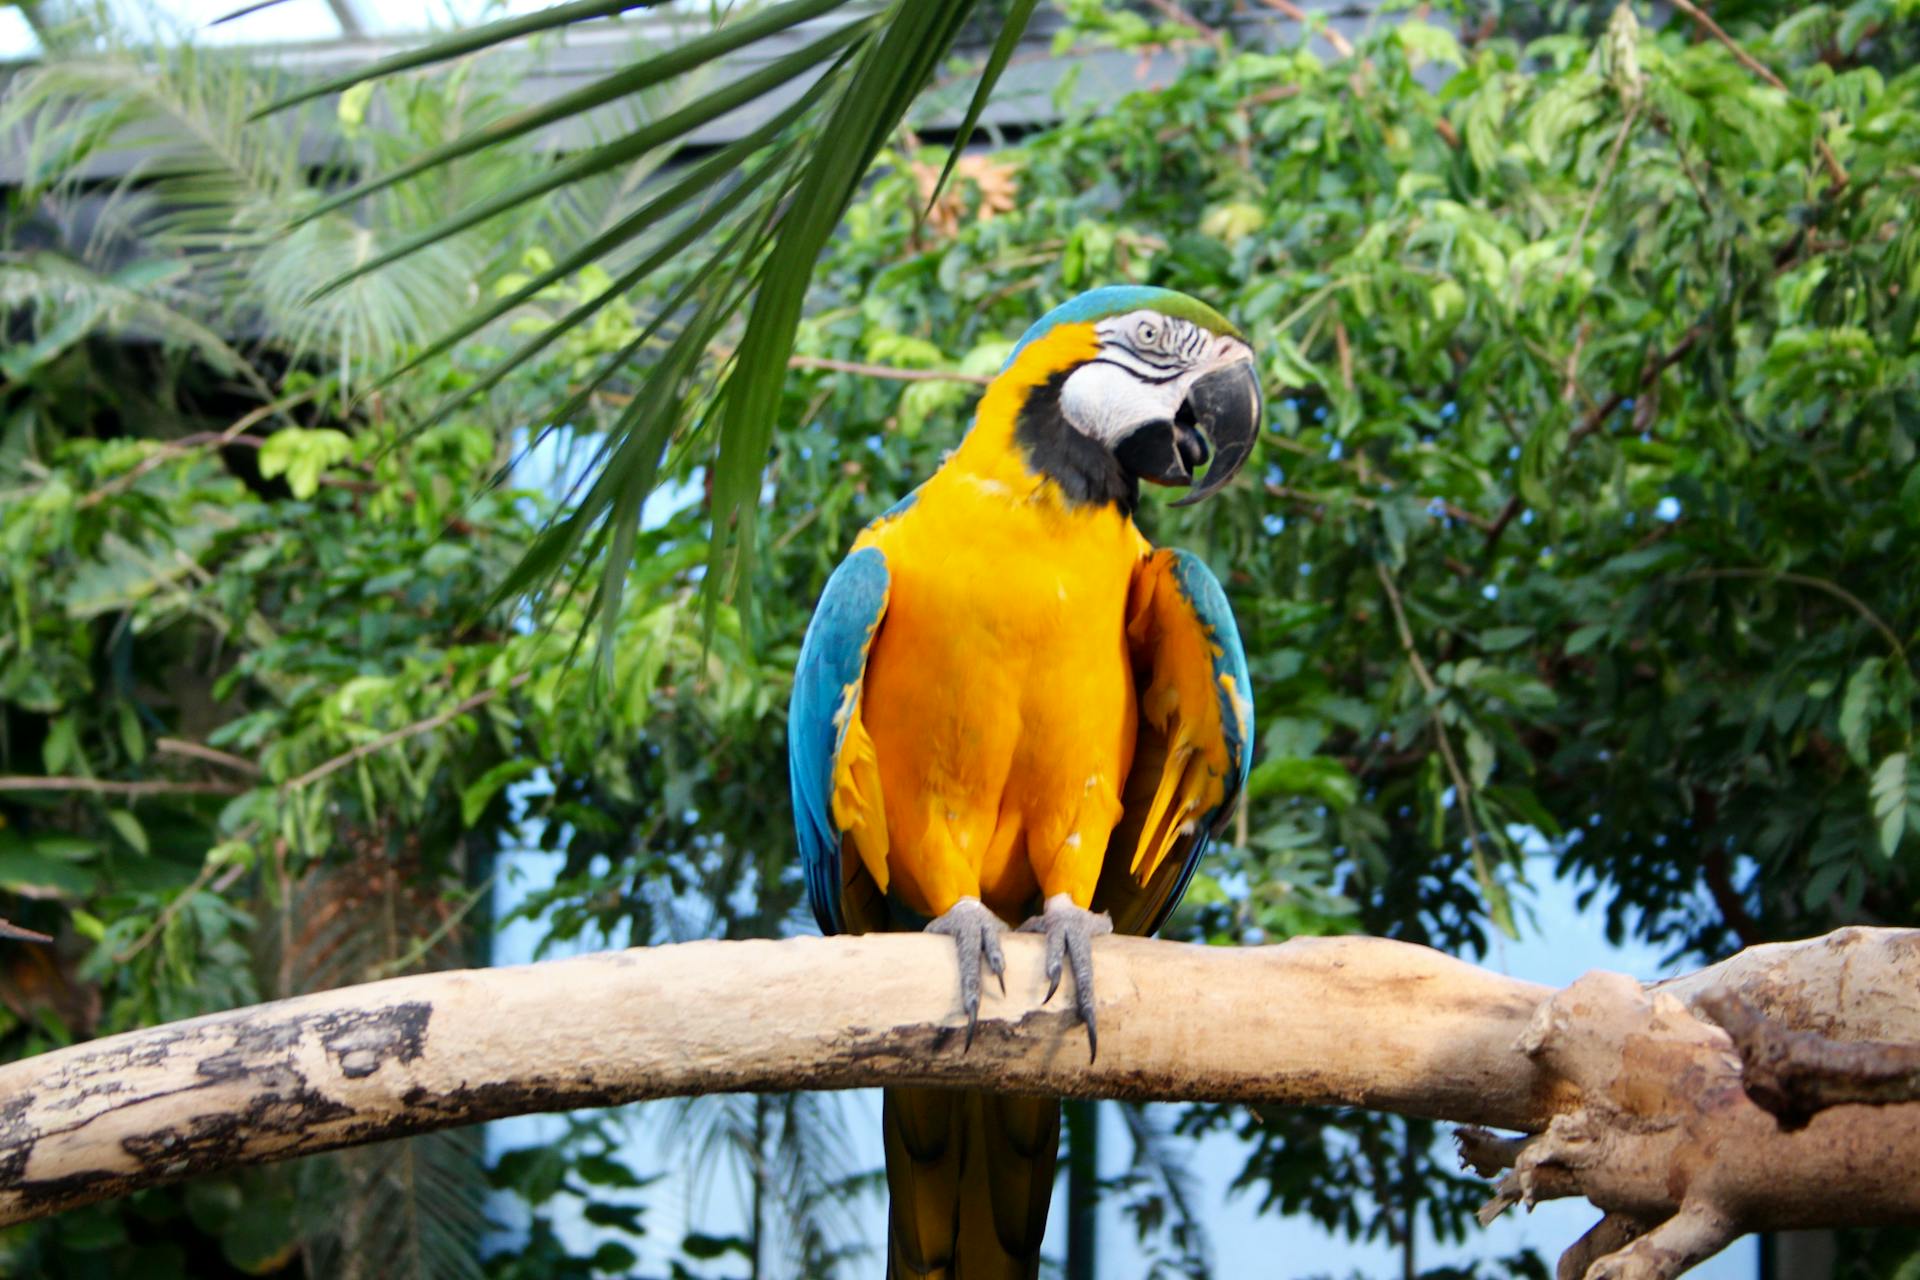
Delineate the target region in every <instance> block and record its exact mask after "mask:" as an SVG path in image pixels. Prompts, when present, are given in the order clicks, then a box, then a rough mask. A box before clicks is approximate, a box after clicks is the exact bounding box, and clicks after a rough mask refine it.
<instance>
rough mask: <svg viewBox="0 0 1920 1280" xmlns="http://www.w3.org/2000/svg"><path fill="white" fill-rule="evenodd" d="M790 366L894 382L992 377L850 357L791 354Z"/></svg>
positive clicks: (981, 380) (976, 380)
mask: <svg viewBox="0 0 1920 1280" xmlns="http://www.w3.org/2000/svg"><path fill="white" fill-rule="evenodd" d="M787 367H788V368H789V369H825V370H828V371H829V372H832V373H855V374H859V375H860V376H861V377H863V378H886V379H889V380H891V381H893V382H970V383H972V384H973V385H974V386H977V387H984V386H986V385H987V384H988V383H989V382H992V381H993V379H992V378H991V377H990V376H988V375H987V374H984V373H961V372H959V371H958V370H956V369H897V368H894V367H892V366H891V365H883V364H860V363H857V362H855V361H852V360H829V359H828V358H827V357H825V356H791V357H789V358H788V360H787Z"/></svg>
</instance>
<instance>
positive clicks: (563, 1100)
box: [0, 930, 1920, 1277]
mask: <svg viewBox="0 0 1920 1280" xmlns="http://www.w3.org/2000/svg"><path fill="white" fill-rule="evenodd" d="M1006 958H1007V990H1008V994H1007V995H1005V996H1001V995H1000V994H999V992H998V991H997V990H993V989H990V990H989V991H988V993H987V995H986V998H985V1000H984V1003H983V1005H982V1009H981V1023H980V1030H979V1034H978V1037H977V1038H976V1040H975V1041H974V1044H973V1047H972V1048H971V1049H970V1050H965V1051H963V1049H962V1037H963V1034H964V1029H963V1020H962V1017H961V1013H960V1009H959V1007H958V999H957V981H956V973H955V965H954V953H953V949H952V947H951V946H950V945H949V944H947V943H946V941H945V940H944V939H941V938H931V937H925V936H916V935H907V936H885V937H867V938H859V939H850V938H833V939H793V940H789V941H785V942H728V943H692V944H687V945H683V946H671V947H657V948H642V949H636V950H631V951H625V952H615V953H608V954H604V955H595V956H585V957H580V958H577V959H571V960H561V961H552V962H548V963H544V964H539V965H530V966H522V967H518V968H505V969H488V970H474V971H467V972H458V973H439V974H430V975H422V976H417V977H409V978H397V979H393V980H390V981H386V982H379V983H373V984H369V985H367V986H362V987H354V988H348V989H345V990H341V991H333V992H325V993H322V994H318V995H313V996H306V997H302V998H299V999H294V1000H286V1001H280V1002H277V1003H274V1004H269V1005H261V1006H258V1007H256V1008H251V1009H241V1010H236V1011H234V1012H232V1013H226V1014H218V1015H214V1016H211V1017H206V1018H200V1019H195V1020H193V1021H190V1022H182V1023H174V1024H170V1025H167V1026H162V1027H155V1028H151V1029H148V1030H144V1031H137V1032H132V1033H129V1034H126V1035H121V1036H115V1037H112V1038H109V1039H104V1040H99V1041H94V1042H92V1043H88V1044H84V1045H79V1046H76V1047H74V1048H70V1049H64V1050H60V1051H57V1052H54V1053H49V1054H46V1055H43V1056H41V1057H39V1058H34V1059H29V1060H26V1061H22V1062H17V1063H13V1064H11V1065H8V1066H6V1067H0V1224H5V1223H10V1222H17V1221H21V1220H24V1219H28V1218H33V1217H38V1216H41V1215H44V1214H48V1213H53V1212H57V1211H59V1210H61V1209H65V1208H69V1207H72V1206H75V1205H79V1204H84V1203H87V1202H89V1201H93V1200H99V1199H102V1198H105V1197H108V1196H114V1195H120V1194H125V1193H127V1192H129V1191H132V1190H135V1189H137V1188H139V1187H144V1186H150V1185H153V1184H156V1183H160V1182H166V1181H171V1180H173V1179H176V1178H181V1177H185V1176H188V1175H190V1174H194V1173H198V1172H203V1171H207V1170H212V1169H219V1168H226V1167H230V1166H234V1165H240V1164H247V1163H257V1162H262V1161H267V1160H275V1159H282V1158H286V1157H289V1156H295V1155H302V1154H306V1153H309V1152H314V1151H322V1150H327V1149H330V1148H335V1147H341V1146H348V1145H354V1144H358V1143H365V1142H374V1141H379V1140H383V1139H388V1138H395V1137H401V1136H404V1135H407V1134H412V1133H419V1132H423V1131H425V1130H429V1129H436V1128H444V1127H448V1126H453V1125H461V1124H471V1123H474V1122H477V1121H480V1120H486V1119H490V1118H494V1117H498V1116H505V1115H514V1114H520V1113H524V1112H529V1111H543V1110H558V1109H563V1108H570V1107H580V1106H601V1105H610V1104H614V1103H620V1102H627V1101H632V1100H636V1099H642V1098H653V1097H663V1096H670V1095H679V1094H694V1093H709V1092H718V1091H728V1090H773V1089H793V1088H809V1089H822V1088H849V1087H855V1086H863V1085H879V1084H896V1083H913V1084H950V1085H984V1086H990V1087H995V1088H1000V1089H1007V1090H1015V1091H1026V1092H1037V1093H1054V1094H1060V1095H1063V1096H1075V1097H1115V1098H1161V1099H1214V1100H1225V1101H1245V1102H1254V1103H1267V1104H1307V1103H1333V1104H1341V1105H1347V1106H1358V1107H1366V1108H1370V1109H1376V1110H1385V1111H1395V1112H1400V1113H1403V1114H1408V1115H1416V1116H1424V1117H1429V1118H1435V1119H1444V1120H1454V1121H1462V1122H1468V1123H1471V1124H1474V1125H1484V1126H1492V1127H1497V1128H1504V1129H1514V1130H1520V1131H1522V1132H1524V1133H1526V1134H1529V1135H1535V1136H1532V1137H1528V1138H1524V1139H1520V1140H1503V1139H1496V1138H1493V1137H1491V1135H1479V1134H1473V1135H1469V1137H1468V1140H1467V1142H1466V1144H1465V1145H1466V1147H1467V1149H1468V1151H1469V1154H1470V1155H1471V1156H1473V1157H1475V1159H1476V1161H1477V1162H1478V1163H1480V1164H1482V1165H1483V1166H1484V1167H1485V1168H1486V1169H1487V1170H1488V1171H1497V1170H1498V1169H1500V1168H1505V1167H1511V1169H1512V1172H1511V1173H1509V1174H1508V1175H1507V1176H1506V1177H1505V1178H1504V1179H1503V1182H1502V1186H1501V1194H1500V1197H1499V1199H1500V1200H1501V1201H1502V1202H1511V1201H1513V1200H1517V1199H1526V1198H1541V1197H1544V1196H1549V1195H1568V1194H1574V1195H1585V1196H1587V1197H1588V1198H1590V1199H1592V1200H1593V1201H1594V1203H1595V1204H1597V1205H1599V1206H1600V1207H1601V1208H1602V1209H1603V1210H1604V1211H1606V1213H1607V1217H1606V1219H1605V1221H1604V1222H1603V1223H1602V1224H1601V1227H1600V1228H1596V1231H1595V1232H1594V1233H1593V1234H1591V1235H1590V1236H1589V1237H1588V1238H1587V1239H1586V1240H1585V1241H1583V1242H1581V1244H1580V1245H1578V1246H1576V1249H1575V1251H1574V1252H1573V1253H1571V1254H1570V1255H1569V1257H1568V1259H1567V1260H1565V1262H1563V1274H1566V1275H1575V1276H1577V1275H1582V1274H1585V1275H1588V1276H1590V1277H1591V1276H1609V1277H1611V1276H1656V1275H1661V1276H1664V1275H1671V1274H1677V1269H1684V1266H1686V1265H1690V1264H1691V1261H1693V1260H1697V1259H1698V1258H1699V1257H1703V1256H1705V1255H1706V1253H1708V1252H1711V1251H1713V1250H1714V1249H1717V1248H1718V1247H1720V1246H1721V1245H1724V1244H1725V1243H1726V1242H1727V1241H1728V1240H1730V1239H1731V1238H1733V1236H1734V1235H1735V1234H1738V1233H1739V1232H1742V1231H1746V1230H1752V1229H1755V1228H1757V1227H1761V1226H1764V1227H1767V1228H1788V1227H1794V1226H1813V1225H1835V1224H1841V1223H1854V1222H1862V1223H1865V1222H1876V1223H1878V1222H1920V1183H1915V1182H1914V1181H1913V1180H1910V1179H1905V1178H1887V1177H1885V1176H1884V1171H1885V1170H1888V1169H1900V1168H1912V1167H1916V1164H1917V1163H1920V1105H1915V1104H1899V1105H1893V1106H1885V1107H1876V1108H1868V1107H1863V1106H1857V1105H1838V1106H1833V1107H1830V1108H1828V1109H1826V1110H1823V1111H1821V1112H1820V1113H1819V1114H1818V1115H1816V1116H1814V1117H1813V1118H1812V1120H1811V1121H1810V1122H1809V1123H1808V1124H1806V1125H1805V1126H1804V1127H1802V1128H1800V1129H1798V1130H1793V1131H1788V1130H1783V1129H1782V1128H1781V1127H1780V1126H1779V1125H1778V1124H1777V1123H1776V1121H1775V1119H1774V1117H1773V1116H1772V1115H1770V1114H1768V1113H1766V1112H1764V1111H1762V1110H1761V1109H1760V1108H1759V1107H1757V1106H1756V1105H1755V1104H1754V1103H1753V1102H1751V1101H1750V1100H1749V1099H1748V1098H1747V1095H1746V1094H1745V1092H1743V1090H1742V1088H1741V1084H1740V1059H1739V1056H1738V1055H1737V1054H1736V1053H1735V1052H1734V1050H1733V1046H1732V1044H1731V1042H1730V1041H1729V1040H1728V1038H1727V1035H1726V1033H1725V1032H1723V1031H1722V1030H1720V1028H1719V1027H1718V1026H1715V1025H1712V1024H1710V1023H1708V1022H1706V1021H1702V1020H1701V1019H1699V1018H1696V1017H1695V1016H1693V1014H1691V1013H1690V1012H1689V1005H1692V1004H1695V1003H1697V1002H1698V1000H1699V999H1700V998H1701V997H1702V996H1711V995H1714V994H1716V993H1718V994H1725V993H1732V994H1733V995H1735V996H1737V997H1738V998H1739V999H1741V1000H1743V1001H1744V1002H1745V1003H1746V1004H1747V1005H1748V1006H1750V1007H1751V1009H1752V1010H1754V1011H1755V1012H1756V1015H1757V1016H1760V1017H1764V1018H1767V1019H1770V1020H1773V1021H1776V1022H1779V1023H1781V1024H1782V1025H1784V1026H1786V1027H1788V1028H1790V1029H1795V1030H1817V1031H1819V1032H1820V1034H1822V1035H1823V1036H1825V1037H1827V1038H1828V1039H1829V1040H1835V1041H1862V1040H1883V1041H1920V1001H1916V1000H1915V999H1914V998H1913V993H1914V991H1915V990H1916V980H1917V979H1920V931H1909V930H1843V931H1842V932H1841V933H1838V934H1834V935H1830V936H1829V937H1828V938H1825V939H1820V940H1816V941H1814V942H1810V943H1801V944H1794V945H1792V946H1788V947H1757V948H1752V949H1750V950H1748V951H1747V952H1743V953H1742V954H1741V955H1740V956H1737V957H1735V958H1734V959H1733V960H1730V961H1728V962H1726V963H1725V964H1723V965H1718V966H1715V967H1714V968H1712V969H1708V970H1704V971H1702V972H1701V973H1699V974H1695V975H1692V976H1691V977H1689V978H1687V979H1683V980H1680V981H1678V982H1675V983H1672V984H1667V985H1666V986H1664V987H1659V988H1655V989H1654V990H1653V991H1652V992H1650V993H1649V992H1647V991H1643V989H1642V988H1641V987H1640V986H1639V985H1638V984H1636V983H1633V982H1631V981H1630V980H1627V979H1624V978H1619V977H1617V976H1615V975H1604V974H1602V975H1590V976H1589V977H1588V978H1586V979H1583V980H1582V981H1581V982H1580V983H1576V984H1575V985H1574V986H1573V987H1570V988H1568V989H1567V990H1566V991H1564V992H1559V993H1555V992H1553V991H1552V990H1550V989H1549V988H1545V987H1541V986H1537V985H1534V984H1532V983H1527V982H1521V981H1517V980H1515V979H1512V978H1507V977H1502V976H1500V975H1497V974H1492V973H1488V972H1486V971H1484V970H1480V969H1476V968H1474V967H1473V966H1471V965H1467V964H1463V963H1461V962H1459V961H1456V960H1452V959H1449V958H1447V957H1445V956H1442V955H1440V954H1438V953H1437V952H1433V951H1430V950H1427V949H1425V948H1422V947H1415V946H1409V945H1406V944H1403V943H1395V942H1388V941H1383V940H1379V939H1368V938H1343V939H1298V940H1295V941H1292V942H1288V943H1285V944H1282V945H1279V946H1273V947H1260V948H1249V949H1243V950H1232V949H1225V948H1204V947H1194V946H1187V945H1183V944H1177V943H1168V942H1156V941H1149V940H1144V939H1135V938H1112V939H1106V940H1102V941H1101V942H1100V943H1099V944H1098V946H1097V948H1096V953H1095V967H1096V971H1097V973H1098V975H1099V980H1098V987H1099V990H1098V1006H1099V1018H1100V1024H1101V1052H1100V1057H1099V1061H1098V1062H1095V1063H1091V1064H1090V1063H1089V1062H1088V1061H1087V1043H1086V1038H1085V1033H1084V1029H1083V1028H1081V1027H1080V1026H1078V1025H1077V1024H1076V1023H1073V1022H1072V1021H1071V1020H1070V1017H1069V1015H1068V1014H1067V1013H1066V1011H1065V1009H1064V1008H1063V1006H1064V1005H1066V1003H1067V1002H1066V1001H1062V1000H1056V1002H1055V1003H1054V1004H1052V1005H1048V1004H1045V1003H1043V1001H1042V996H1043V995H1044V993H1045V990H1046V983H1045V978H1044V975H1043V974H1042V971H1041V942H1040V940H1039V939H1037V938H1031V937H1024V936H1018V935H1011V936H1009V937H1008V938H1007V940H1006ZM1855 1170H1858V1172H1855ZM1649 1242H1651V1243H1649ZM1636 1251H1638V1252H1636ZM1649 1257H1651V1258H1654V1259H1655V1265H1654V1269H1648V1267H1647V1266H1646V1265H1642V1264H1643V1263H1644V1262H1645V1259H1646V1258H1649ZM1660 1259H1666V1261H1660ZM1589 1264H1591V1266H1592V1267H1593V1268H1594V1269H1592V1270H1589V1269H1588V1267H1589ZM1567 1265H1573V1266H1576V1267H1577V1268H1578V1269H1576V1270H1572V1271H1567V1270H1565V1269H1564V1268H1565V1267H1566V1266H1567ZM1634 1267H1639V1268H1640V1269H1637V1270H1636V1269H1633V1268H1634ZM1662 1268H1665V1269H1662ZM1676 1268H1677V1269H1676Z"/></svg>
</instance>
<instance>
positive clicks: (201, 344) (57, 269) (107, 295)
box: [0, 252, 252, 381]
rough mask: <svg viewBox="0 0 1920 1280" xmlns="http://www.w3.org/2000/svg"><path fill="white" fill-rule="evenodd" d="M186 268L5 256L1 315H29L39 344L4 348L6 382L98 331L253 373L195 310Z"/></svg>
mask: <svg viewBox="0 0 1920 1280" xmlns="http://www.w3.org/2000/svg"><path fill="white" fill-rule="evenodd" d="M186 274H187V272H186V269H185V267H184V266H182V265H181V264H179V263H172V262H164V261H158V262H156V261H151V260H143V261H138V262H134V263H131V264H129V265H127V266H124V267H121V268H119V269H118V270H116V271H113V272H110V273H104V274H103V273H101V272H98V271H95V270H94V269H93V268H91V267H88V266H87V265H85V264H84V263H80V262H76V261H74V260H73V259H71V258H67V257H63V256H62V255H60V254H57V253H51V252H41V253H33V254H28V255H25V256H22V257H19V258H13V259H7V258H0V316H5V315H10V314H22V315H25V316H27V317H28V319H29V322H30V324H31V326H32V340H31V341H29V342H26V343H23V344H20V345H18V346H14V347H10V348H7V349H5V350H0V377H5V378H8V379H11V380H15V381H18V380H21V379H24V378H26V377H27V376H28V374H30V373H31V372H32V371H33V370H34V369H36V368H38V367H39V366H41V365H43V364H45V363H47V362H48V361H50V360H53V359H54V358H56V357H57V356H59V355H60V354H61V353H62V352H64V351H66V350H67V349H68V348H69V347H71V346H73V345H74V344H75V343H77V342H80V341H82V340H83V339H85V338H87V337H89V336H90V335H92V334H95V333H100V334H109V335H113V336H115V337H121V338H133V339H138V340H142V341H149V342H156V343H159V344H160V345H162V346H166V347H175V348H180V349H186V350H192V351H195V352H197V353H198V354H199V355H200V358H201V359H203V360H205V361H206V362H207V364H208V365H210V366H211V367H212V368H214V369H217V370H219V371H220V372H222V373H227V374H241V375H242V376H251V374H252V371H251V369H249V368H248V366H247V362H246V361H245V360H244V359H242V358H241V356H240V354H239V353H238V352H237V351H235V350H234V349H233V348H232V347H230V346H229V345H227V343H226V341H225V340H224V339H222V338H221V337H220V335H219V334H218V333H217V332H215V331H214V330H213V329H212V328H211V327H209V326H208V325H207V324H206V323H205V322H204V321H203V320H201V319H199V318H197V317H196V316H195V315H194V314H193V313H194V311H195V310H196V308H197V306H198V304H199V301H200V300H199V299H197V298H196V297H195V296H194V295H193V294H192V293H190V292H189V291H187V290H186V289H184V288H182V287H181V286H182V281H183V280H184V278H185V276H186Z"/></svg>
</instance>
